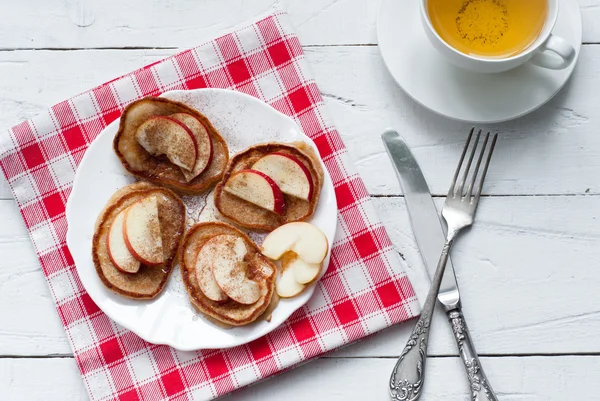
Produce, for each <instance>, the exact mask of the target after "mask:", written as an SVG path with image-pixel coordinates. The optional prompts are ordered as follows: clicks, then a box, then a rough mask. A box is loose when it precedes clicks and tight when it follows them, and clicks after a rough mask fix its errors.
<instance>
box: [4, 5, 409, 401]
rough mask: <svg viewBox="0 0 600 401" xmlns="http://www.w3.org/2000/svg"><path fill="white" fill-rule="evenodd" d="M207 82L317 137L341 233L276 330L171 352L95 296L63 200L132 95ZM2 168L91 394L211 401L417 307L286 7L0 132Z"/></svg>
mask: <svg viewBox="0 0 600 401" xmlns="http://www.w3.org/2000/svg"><path fill="white" fill-rule="evenodd" d="M203 87H218V88H230V89H234V90H238V91H241V92H245V93H248V94H250V95H252V96H255V97H257V98H259V99H262V100H264V101H265V102H267V103H269V104H270V105H272V106H273V107H274V108H276V109H277V110H279V111H280V112H282V113H284V114H287V115H288V116H290V117H292V118H294V119H295V121H296V122H297V123H298V124H299V125H300V126H301V127H302V129H303V130H304V132H305V133H306V134H307V135H308V136H310V137H311V138H312V139H313V140H314V141H315V143H316V144H317V146H318V148H319V151H320V153H321V157H322V158H323V161H324V163H325V166H326V167H327V169H328V170H329V173H330V174H331V177H332V179H333V182H334V186H335V192H336V195H337V202H338V209H339V215H338V231H337V232H338V234H337V236H336V240H335V242H334V244H333V246H332V253H331V263H330V266H329V270H328V271H327V274H326V275H325V277H323V279H322V280H321V282H320V283H319V285H318V287H317V289H316V291H315V294H314V296H313V297H312V299H311V300H310V301H309V303H308V304H307V305H306V306H305V307H304V308H302V309H301V310H299V311H297V312H296V313H294V314H293V315H292V317H290V319H289V320H288V321H287V322H285V324H283V325H282V326H281V327H279V328H278V329H276V330H275V331H273V332H272V333H271V334H269V335H267V336H265V337H263V338H261V339H258V340H256V341H254V342H252V343H250V344H247V345H244V346H239V347H236V348H232V349H227V350H212V351H198V352H179V351H176V350H174V349H172V348H170V347H168V346H163V345H153V344H149V343H147V342H145V341H143V340H142V339H140V338H139V337H137V336H136V335H135V334H133V333H132V332H130V331H127V330H125V329H123V328H122V327H120V326H118V325H117V324H115V323H114V322H112V321H111V320H110V319H108V317H107V316H106V315H105V314H104V313H102V311H101V310H99V309H98V307H97V306H96V305H95V304H94V303H93V302H92V300H91V299H90V297H89V296H88V295H87V293H86V292H85V289H84V288H83V286H82V285H81V282H80V280H79V277H78V276H77V272H76V270H75V266H74V264H73V260H72V258H71V256H70V254H69V250H68V249H67V246H66V244H65V235H66V232H67V222H66V219H65V203H66V201H67V198H68V196H69V193H70V191H71V185H72V182H73V179H74V177H75V169H76V168H77V164H78V163H79V162H80V161H81V158H82V157H83V154H84V153H85V151H86V149H87V147H88V146H89V144H90V143H91V142H92V141H93V140H94V138H95V137H96V136H97V135H98V134H99V133H100V131H101V130H102V129H103V128H104V127H106V126H107V125H108V124H109V123H111V122H112V121H113V120H115V119H117V118H119V116H120V114H121V111H122V110H123V108H124V107H125V106H126V105H127V104H128V103H130V102H131V101H133V100H135V99H139V98H141V97H143V96H148V95H159V94H161V93H162V92H164V91H167V90H172V89H195V88H203ZM0 164H1V166H2V169H3V171H4V174H5V175H6V177H7V179H8V182H9V183H10V186H11V188H12V190H13V193H14V196H15V198H16V200H17V203H18V205H19V208H20V209H21V213H22V215H23V219H24V220H25V224H26V225H27V228H28V230H29V232H30V234H31V239H32V241H33V244H34V246H35V249H36V251H37V253H38V256H39V259H40V262H41V266H42V269H43V271H44V274H45V275H46V277H47V279H48V283H49V284H50V288H51V291H52V295H53V297H54V301H55V302H56V305H57V309H58V313H59V315H60V318H61V319H62V322H63V324H64V326H65V330H66V332H67V335H68V337H69V341H70V342H71V345H72V346H73V352H74V354H75V360H76V361H77V364H78V366H79V369H80V370H81V374H82V376H83V380H84V381H85V384H86V387H87V389H88V391H89V393H90V397H91V398H92V400H113V399H118V400H123V401H125V400H127V401H130V400H163V399H169V400H175V399H177V400H209V399H213V398H216V397H218V396H220V395H223V394H226V393H229V392H231V391H233V390H235V389H237V388H240V387H242V386H246V385H248V384H250V383H252V382H255V381H257V380H261V379H264V378H266V377H269V376H271V375H274V374H276V373H278V372H281V371H283V370H286V369H288V368H290V367H292V366H294V365H297V364H299V363H301V362H303V361H306V360H308V359H310V358H313V357H316V356H319V355H321V354H323V353H325V352H327V351H331V350H333V349H335V348H337V347H340V346H342V345H345V344H348V343H350V342H352V341H355V340H358V339H360V338H362V337H365V336H367V335H369V334H372V333H374V332H376V331H378V330H381V329H383V328H386V327H388V326H391V325H393V324H395V323H398V322H400V321H403V320H406V319H409V318H411V317H413V316H415V314H416V313H417V312H418V309H419V306H418V303H417V300H416V296H415V294H414V292H413V289H412V286H411V284H410V282H409V281H408V279H407V277H406V274H405V272H404V269H403V266H402V265H401V261H400V259H399V258H398V256H397V255H396V253H395V252H394V251H393V249H392V244H391V243H390V240H389V238H388V236H387V234H386V232H385V229H384V227H383V226H382V225H381V223H380V221H379V220H378V218H377V217H376V215H375V213H374V209H373V205H372V202H371V201H370V200H369V194H368V193H367V191H366V189H365V186H364V184H363V182H362V181H361V179H360V178H359V177H358V175H357V174H356V173H355V171H354V168H353V166H352V165H351V163H350V162H349V160H348V156H347V154H346V150H345V149H344V144H343V143H342V141H341V139H340V137H339V135H338V133H337V131H336V130H335V128H334V127H333V126H332V125H331V122H330V121H329V120H328V118H327V117H326V113H325V107H324V104H323V100H322V99H321V96H320V94H319V90H318V88H317V86H316V84H315V82H314V81H313V79H312V77H311V76H310V73H309V69H308V67H307V65H306V60H305V58H304V55H303V53H302V48H301V46H300V42H299V41H298V38H297V37H296V35H295V34H294V33H293V30H292V28H291V27H290V24H289V22H288V18H287V16H286V15H285V14H284V13H282V12H274V13H273V14H271V15H268V16H267V17H265V18H262V19H261V20H259V21H258V22H255V23H251V24H248V25H246V26H245V27H243V28H241V29H239V30H236V31H235V32H233V33H230V34H228V35H225V36H222V37H220V38H218V39H215V40H213V41H211V42H207V43H205V44H203V45H200V46H198V47H196V48H194V49H191V50H186V51H184V52H182V53H179V54H177V55H175V56H173V57H170V58H167V59H165V60H162V61H160V62H158V63H155V64H152V65H150V66H146V67H144V68H142V69H139V70H137V71H134V72H132V73H131V74H128V75H125V76H123V77H121V78H119V79H117V80H114V81H111V82H109V83H106V84H104V85H101V86H99V87H97V88H95V89H92V90H91V91H89V92H86V93H83V94H81V95H78V96H75V97H74V98H72V99H69V100H66V101H64V102H61V103H59V104H57V105H55V106H54V107H52V108H51V109H50V110H48V112H46V113H44V114H42V115H40V116H38V117H36V118H34V119H33V120H30V121H26V122H23V123H21V124H19V125H17V126H15V127H13V128H12V129H10V130H9V131H8V133H6V134H5V135H2V136H1V138H0ZM173 274H179V272H178V271H175V272H174V273H173Z"/></svg>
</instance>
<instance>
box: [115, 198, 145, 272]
mask: <svg viewBox="0 0 600 401" xmlns="http://www.w3.org/2000/svg"><path fill="white" fill-rule="evenodd" d="M124 221H125V210H123V211H122V212H121V213H119V214H118V215H117V217H115V219H114V220H113V222H112V224H111V226H110V230H109V232H108V235H107V236H106V247H107V248H108V257H109V258H110V261H111V262H112V264H113V265H114V266H115V267H116V268H117V269H119V270H120V271H122V272H123V273H137V272H138V271H139V270H140V265H141V263H140V261H139V260H137V259H136V258H135V257H134V256H133V255H132V254H131V252H129V249H127V244H126V243H125V238H124V236H123V222H124Z"/></svg>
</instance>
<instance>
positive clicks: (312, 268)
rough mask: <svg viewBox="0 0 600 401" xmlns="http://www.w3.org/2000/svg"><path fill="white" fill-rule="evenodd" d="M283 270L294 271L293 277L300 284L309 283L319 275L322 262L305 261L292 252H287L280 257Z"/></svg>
mask: <svg viewBox="0 0 600 401" xmlns="http://www.w3.org/2000/svg"><path fill="white" fill-rule="evenodd" d="M281 266H282V267H283V269H284V270H287V269H289V270H291V271H293V272H294V278H295V279H296V281H297V282H299V283H300V284H310V283H312V282H313V281H315V279H316V278H317V277H318V276H319V273H320V272H321V266H323V264H322V263H307V262H305V261H304V260H303V259H302V258H300V257H299V256H298V255H296V254H295V253H294V252H288V253H286V254H285V255H283V256H282V257H281Z"/></svg>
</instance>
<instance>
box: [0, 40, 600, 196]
mask: <svg viewBox="0 0 600 401" xmlns="http://www.w3.org/2000/svg"><path fill="white" fill-rule="evenodd" d="M175 52H176V50H131V51H121V50H85V51H70V52H66V53H65V52H57V51H14V52H0V75H1V76H7V77H8V76H10V77H11V79H9V80H2V81H1V82H0V109H2V110H3V113H2V114H1V115H0V127H9V126H10V125H11V124H14V123H15V122H16V121H20V120H23V119H26V118H30V117H33V116H34V115H35V114H37V113H39V112H41V111H42V110H44V109H46V108H47V107H49V106H51V105H52V104H54V103H56V102H58V101H60V100H63V99H65V98H67V97H69V96H72V95H75V94H77V93H79V92H81V91H83V90H86V89H89V88H90V87H93V86H94V85H98V84H100V83H102V82H105V81H106V80H108V79H110V78H112V77H115V76H118V75H121V74H123V73H126V72H128V71H131V70H133V69H134V68H136V67H139V66H141V65H145V64H147V63H149V62H151V61H155V60H158V59H161V58H164V57H166V56H168V55H170V54H173V53H175ZM307 58H308V61H309V63H310V65H311V67H312V70H313V71H314V74H315V77H316V81H317V83H318V84H319V87H320V89H321V91H322V93H323V96H324V99H325V101H326V103H327V104H328V106H329V107H328V110H329V112H330V114H331V116H332V118H333V121H334V123H335V124H336V126H337V128H338V129H339V131H340V133H341V135H342V137H343V139H344V142H345V144H346V146H347V147H348V150H349V152H350V156H351V158H352V160H353V161H354V162H355V164H356V166H357V167H358V170H359V172H360V174H361V175H362V177H364V179H365V182H366V184H367V188H368V190H369V192H370V193H371V194H374V195H378V194H382V195H389V194H399V193H400V189H399V186H398V183H397V181H396V178H395V176H394V174H393V173H392V170H391V165H390V163H389V161H388V160H387V157H386V156H385V151H384V149H383V145H382V143H381V141H380V139H379V134H380V133H381V132H382V131H383V130H384V129H385V128H386V127H390V126H391V127H395V128H397V129H398V130H399V132H401V133H402V134H403V135H404V137H405V138H406V140H407V141H408V143H409V145H410V146H411V147H412V149H413V152H414V154H415V157H416V158H417V160H418V161H419V163H420V164H421V168H422V169H423V172H424V174H425V177H426V178H427V179H428V181H429V185H430V188H431V190H432V191H433V192H434V193H436V194H438V195H441V194H444V193H445V192H446V191H447V186H448V182H449V180H450V178H451V175H452V171H453V169H454V166H455V165H456V161H457V160H458V157H459V154H460V151H461V149H462V146H463V141H464V137H465V135H466V131H467V130H468V129H469V128H470V126H469V125H468V124H464V123H458V122H452V121H449V120H447V119H444V118H442V117H438V116H435V115H433V114H432V113H431V112H429V111H427V110H425V109H423V108H422V107H420V106H418V105H416V104H415V103H414V102H413V101H412V100H411V99H409V98H408V96H406V95H405V94H404V93H403V92H402V90H401V89H399V88H398V87H397V86H396V85H395V84H394V83H393V81H392V79H391V78H390V77H389V75H388V73H387V72H386V70H385V67H384V65H383V62H382V60H381V57H380V56H379V53H378V49H377V48H375V47H356V46H351V47H346V46H342V47H321V48H308V49H307ZM340 65H344V66H347V67H346V68H340ZM48 71H52V74H51V75H49V74H48ZM23 83H26V84H23ZM598 104H600V46H597V45H587V46H584V47H583V50H582V53H581V58H580V62H579V65H578V66H577V68H576V70H575V73H574V76H573V78H572V80H571V82H570V83H569V84H568V85H567V87H566V88H565V89H564V90H563V91H562V92H560V93H559V95H558V96H557V97H556V98H555V99H553V100H552V101H551V102H550V103H549V104H547V105H546V106H544V107H542V109H540V110H538V111H537V112H534V113H532V114H531V115H529V116H526V117H523V118H521V119H518V120H516V121H513V122H508V123H504V124H499V125H495V126H492V127H489V128H490V129H494V130H498V131H499V132H501V137H500V141H499V143H498V148H497V151H496V153H495V159H494V162H493V168H492V169H491V171H490V174H489V176H488V179H487V182H486V188H485V193H487V194H494V195H540V194H600V181H599V180H598V179H597V177H599V176H600V163H598V160H600V135H598V130H599V127H600V114H599V113H597V105H598ZM483 128H486V127H483ZM10 197H11V195H10V193H9V191H8V189H7V187H6V184H4V186H0V198H5V199H6V198H10Z"/></svg>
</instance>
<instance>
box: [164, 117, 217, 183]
mask: <svg viewBox="0 0 600 401" xmlns="http://www.w3.org/2000/svg"><path fill="white" fill-rule="evenodd" d="M169 117H171V118H173V119H175V120H177V121H179V122H180V123H183V124H184V125H185V126H186V127H188V128H189V130H190V131H192V134H194V138H196V144H197V149H198V155H197V157H196V164H194V168H192V170H191V171H188V170H186V169H184V168H182V169H181V172H182V173H183V176H184V177H185V180H186V181H187V182H190V181H191V180H193V179H194V178H196V177H197V176H199V175H200V174H202V172H203V171H204V170H206V168H207V167H208V166H209V165H210V162H211V160H212V152H213V149H212V141H211V140H210V136H209V135H208V130H207V129H206V127H205V126H204V124H202V122H201V121H200V120H198V119H197V118H196V117H194V116H193V115H191V114H187V113H175V114H171V115H170V116H169Z"/></svg>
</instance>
